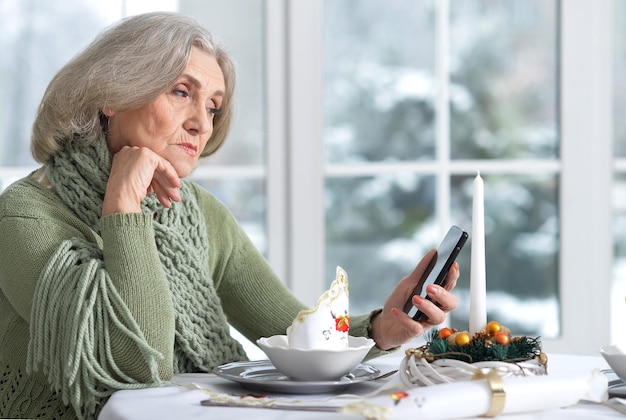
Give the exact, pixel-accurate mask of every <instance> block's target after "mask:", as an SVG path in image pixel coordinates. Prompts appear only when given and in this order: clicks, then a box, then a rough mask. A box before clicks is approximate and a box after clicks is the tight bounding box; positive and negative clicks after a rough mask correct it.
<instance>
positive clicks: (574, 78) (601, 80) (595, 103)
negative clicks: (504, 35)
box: [544, 0, 614, 354]
mask: <svg viewBox="0 0 626 420" xmlns="http://www.w3.org/2000/svg"><path fill="white" fill-rule="evenodd" d="M613 7H614V4H613V1H612V0H607V1H601V2H595V1H593V2H592V1H588V0H567V1H562V2H561V13H562V15H561V18H562V31H561V85H560V86H561V129H562V130H561V135H562V137H561V145H562V147H561V158H562V167H563V171H562V176H561V192H560V193H561V198H560V203H561V209H560V210H561V263H560V271H561V273H560V274H561V275H560V293H561V296H560V297H561V309H562V327H563V328H562V336H561V339H560V340H555V341H549V340H544V343H545V347H546V349H547V350H549V351H551V352H561V351H562V352H567V353H572V352H576V353H581V354H597V351H598V348H599V346H601V345H603V344H608V343H609V342H610V337H609V331H610V328H609V325H610V296H609V293H610V284H611V273H612V271H611V268H612V256H613V251H612V244H613V240H612V207H611V184H612V179H613V172H612V169H613V165H612V145H613V134H612V127H613V123H612V116H613V112H612V102H613V100H612V55H613V48H612V45H613V38H612V36H613V30H612V28H613V26H614V25H613ZM581 28H584V30H581Z"/></svg>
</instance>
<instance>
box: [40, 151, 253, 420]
mask: <svg viewBox="0 0 626 420" xmlns="http://www.w3.org/2000/svg"><path fill="white" fill-rule="evenodd" d="M78 144H79V142H70V145H69V146H67V147H66V148H65V149H64V150H62V151H60V152H59V153H57V154H55V155H54V156H52V157H51V159H50V160H49V162H47V164H46V168H47V175H48V179H49V181H50V183H51V185H52V187H53V188H54V190H55V191H56V193H57V194H58V195H59V197H60V198H61V200H63V202H64V203H65V204H66V205H67V207H69V208H71V209H72V210H73V211H74V212H75V214H76V215H77V216H78V217H79V218H80V219H81V220H82V221H83V222H84V223H86V224H87V225H88V226H89V227H90V228H91V229H93V230H94V231H95V232H97V233H98V234H100V217H101V216H100V214H101V210H102V203H103V199H104V193H105V189H106V185H107V180H108V177H109V173H110V170H111V163H112V156H111V154H110V152H109V151H108V148H107V145H106V142H105V140H104V139H102V140H101V141H98V142H96V143H95V144H93V145H91V146H88V147H84V146H83V147H80V146H79V145H78ZM180 194H181V197H182V201H181V202H179V203H173V206H172V208H171V209H167V208H164V207H162V206H161V205H160V203H159V201H158V200H157V198H156V196H155V195H154V194H149V195H148V196H147V197H146V198H145V199H144V200H143V202H142V203H141V207H142V210H143V211H144V212H149V213H150V214H153V215H154V222H153V226H154V237H155V242H156V245H157V248H158V252H159V256H160V260H161V263H162V265H163V269H164V271H165V273H166V277H167V279H168V281H169V286H170V290H171V293H172V301H173V305H174V311H175V330H176V331H175V344H174V372H175V373H180V372H198V371H210V370H211V369H212V368H213V367H215V366H217V365H220V364H222V363H226V362H231V361H235V360H245V359H246V355H245V352H244V350H243V348H242V347H241V345H240V344H239V343H238V342H237V341H236V340H234V339H233V338H232V337H231V335H230V331H229V326H228V323H227V320H226V316H225V314H224V312H223V310H222V308H221V304H220V299H219V297H218V296H217V293H216V290H215V287H214V283H213V280H212V279H211V276H210V274H209V272H208V267H209V264H208V251H207V250H208V249H209V248H208V247H209V240H208V237H207V231H206V227H205V225H204V220H203V215H202V213H201V211H200V208H199V206H198V203H197V200H196V198H195V195H194V194H193V192H192V191H191V189H190V187H189V185H188V184H187V183H186V182H183V185H182V187H181V188H180ZM34 302H37V304H34V305H33V314H32V322H31V342H30V346H29V360H28V363H29V367H30V368H31V369H32V370H35V368H36V367H37V366H39V365H41V366H42V367H43V370H44V372H46V373H47V374H48V378H49V380H50V382H51V383H52V384H53V386H54V388H55V390H57V391H60V392H61V395H62V396H63V400H64V402H65V403H66V404H68V403H71V404H72V405H73V406H74V409H75V411H76V412H77V414H78V415H79V417H82V416H83V415H90V414H91V413H93V412H94V410H95V408H96V406H97V404H98V401H97V399H98V397H106V396H108V395H110V394H111V393H112V392H113V391H115V390H118V389H128V388H139V387H145V386H152V385H154V384H158V383H160V380H159V378H158V374H157V372H156V357H160V355H159V354H158V353H157V352H156V351H155V350H153V349H151V348H150V347H149V345H148V344H147V342H146V341H145V338H144V337H143V334H142V333H141V331H140V329H139V327H138V325H137V324H136V322H135V321H134V319H133V318H132V315H131V313H130V310H129V309H128V308H127V307H126V306H125V305H124V303H123V301H122V299H121V298H120V297H119V296H118V295H117V293H116V290H115V287H114V286H113V284H112V282H111V279H110V278H109V276H108V274H107V272H106V270H104V268H103V263H102V250H101V249H99V248H98V247H97V246H96V245H95V244H92V243H88V242H87V241H85V240H84V239H79V238H72V239H68V240H66V241H64V242H63V243H62V244H61V245H60V246H59V248H58V249H57V250H56V252H55V253H54V255H53V256H52V257H51V259H50V260H49V262H48V265H47V266H46V268H45V269H44V271H43V272H42V275H41V277H40V279H39V281H38V284H37V287H36V291H35V298H34ZM50 314H54V316H51V315H50ZM113 328H119V329H120V330H121V331H122V333H124V334H127V335H128V336H129V337H131V338H132V340H133V341H134V342H135V344H136V345H137V348H138V349H139V351H140V352H141V353H142V355H143V356H144V358H145V360H146V361H147V363H148V365H149V366H151V369H152V377H153V381H154V383H150V384H137V383H136V381H134V380H133V379H132V378H128V377H127V376H126V375H124V374H123V373H122V372H121V371H120V370H119V369H117V368H116V366H115V363H114V362H113V360H112V358H111V356H110V351H109V350H110V348H108V343H109V335H110V331H109V330H110V329H113ZM50 331H53V332H54V333H53V334H52V335H56V336H58V337H61V338H62V340H63V342H62V343H61V342H57V343H55V342H50V340H51V339H52V340H54V338H52V337H51V336H50V335H49V334H50V333H49V332H50ZM61 338H60V339H59V341H60V340H61ZM67 367H71V368H69V369H68V368H67ZM118 378H121V379H122V380H121V381H120V380H119V379H118ZM81 413H82V414H81Z"/></svg>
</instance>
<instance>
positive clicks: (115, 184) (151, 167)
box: [102, 146, 181, 216]
mask: <svg viewBox="0 0 626 420" xmlns="http://www.w3.org/2000/svg"><path fill="white" fill-rule="evenodd" d="M180 186H181V181H180V178H179V177H178V174H177V173H176V171H175V170H174V167H173V166H172V165H171V164H170V163H169V162H168V161H167V160H165V159H164V158H162V157H161V156H159V155H157V154H156V153H154V152H153V151H152V150H150V149H148V148H146V147H129V146H125V147H122V148H121V149H120V150H119V151H118V152H117V153H115V154H114V155H113V164H112V167H111V174H110V175H109V180H108V183H107V188H106V192H105V195H104V202H103V205H102V216H106V215H108V214H112V213H141V201H142V200H143V199H144V198H145V197H146V195H148V193H150V192H154V193H155V194H156V195H157V197H158V199H159V202H160V203H161V204H162V205H163V206H164V207H172V201H180V200H181V198H180V193H179V191H178V188H180Z"/></svg>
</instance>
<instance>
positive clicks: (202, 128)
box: [103, 47, 226, 178]
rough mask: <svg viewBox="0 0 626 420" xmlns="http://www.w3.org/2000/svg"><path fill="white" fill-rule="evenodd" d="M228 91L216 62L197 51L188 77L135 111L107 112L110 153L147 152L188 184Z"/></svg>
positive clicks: (194, 53)
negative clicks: (131, 148)
mask: <svg viewBox="0 0 626 420" xmlns="http://www.w3.org/2000/svg"><path fill="white" fill-rule="evenodd" d="M225 90H226V87H225V82H224V75H223V73H222V70H221V69H220V67H219V65H218V63H217V60H216V59H215V57H213V56H212V55H210V54H208V53H206V52H204V51H202V50H200V49H198V48H196V47H193V49H192V52H191V59H190V60H189V64H188V65H187V67H186V68H185V70H184V71H183V73H182V74H181V75H180V76H179V77H178V79H177V80H176V82H175V83H174V84H173V85H172V86H171V87H170V88H168V90H167V91H165V92H164V93H162V94H160V95H159V96H157V97H156V98H155V99H154V100H153V101H152V102H149V103H147V104H146V105H143V106H142V107H140V108H137V109H133V110H130V111H123V112H115V111H114V110H108V109H104V110H103V112H104V114H105V115H107V116H108V117H109V129H108V135H107V143H108V146H109V150H110V151H111V153H113V154H115V153H116V152H117V151H119V150H120V149H121V148H122V147H124V146H135V147H147V148H149V149H151V150H152V151H154V152H155V153H157V154H158V155H160V156H161V157H163V158H165V159H167V160H168V161H169V162H170V163H171V164H172V166H174V168H175V169H176V172H177V173H178V176H179V177H180V178H185V177H186V176H188V175H189V174H190V173H191V171H192V170H193V168H195V166H196V164H197V162H198V157H199V156H200V153H202V151H203V150H204V146H205V145H206V143H207V141H208V140H209V137H211V134H212V133H213V117H214V116H215V112H216V111H217V110H218V109H219V108H220V106H221V105H222V100H223V97H224V92H225Z"/></svg>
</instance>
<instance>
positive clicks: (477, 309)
mask: <svg viewBox="0 0 626 420" xmlns="http://www.w3.org/2000/svg"><path fill="white" fill-rule="evenodd" d="M473 197H474V198H473V206H472V254H471V266H470V317H469V332H470V335H472V336H473V335H474V333H476V332H477V331H480V330H484V329H485V327H486V326H487V276H486V268H485V203H484V186H483V179H482V178H481V177H480V171H479V172H478V173H477V175H476V178H475V179H474V196H473Z"/></svg>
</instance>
